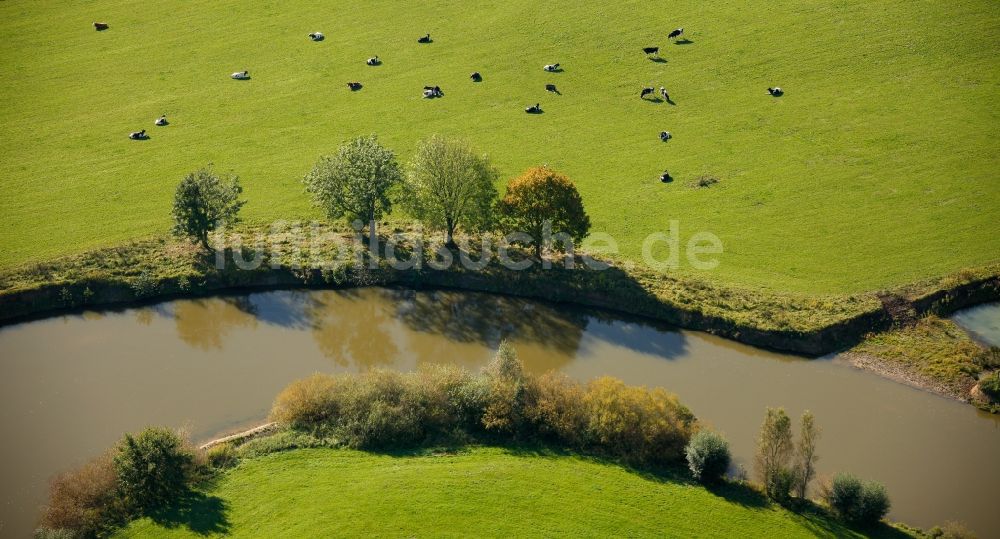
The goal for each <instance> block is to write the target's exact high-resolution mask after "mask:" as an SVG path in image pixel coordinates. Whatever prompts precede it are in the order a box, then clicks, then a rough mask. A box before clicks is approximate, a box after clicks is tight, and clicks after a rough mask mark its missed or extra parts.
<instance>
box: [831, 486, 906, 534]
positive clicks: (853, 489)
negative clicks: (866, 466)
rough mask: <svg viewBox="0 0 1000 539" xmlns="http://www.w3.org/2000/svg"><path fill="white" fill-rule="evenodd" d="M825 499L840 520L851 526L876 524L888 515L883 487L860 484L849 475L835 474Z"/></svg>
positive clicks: (887, 499) (887, 504) (886, 496)
mask: <svg viewBox="0 0 1000 539" xmlns="http://www.w3.org/2000/svg"><path fill="white" fill-rule="evenodd" d="M825 497H826V502H827V503H828V504H830V507H831V508H833V510H834V512H836V513H837V515H838V516H840V518H842V519H844V520H845V521H847V522H850V523H853V524H860V525H863V526H870V525H873V524H877V523H878V522H879V521H880V520H882V518H884V517H885V515H886V514H888V513H889V505H890V504H889V495H888V494H887V493H886V491H885V487H884V486H882V485H881V484H879V483H876V482H874V481H866V482H862V481H861V480H860V479H858V478H857V477H854V476H853V475H850V474H846V473H840V474H837V475H836V476H835V477H834V478H833V483H832V485H831V486H830V489H829V492H827V493H826V496H825Z"/></svg>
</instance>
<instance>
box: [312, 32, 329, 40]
mask: <svg viewBox="0 0 1000 539" xmlns="http://www.w3.org/2000/svg"><path fill="white" fill-rule="evenodd" d="M309 39H311V40H313V41H323V40H324V39H326V36H324V35H323V34H322V33H321V32H313V33H311V34H309Z"/></svg>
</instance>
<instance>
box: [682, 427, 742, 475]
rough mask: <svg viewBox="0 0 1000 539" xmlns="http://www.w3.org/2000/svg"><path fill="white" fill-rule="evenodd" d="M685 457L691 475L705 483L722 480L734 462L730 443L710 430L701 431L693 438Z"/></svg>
mask: <svg viewBox="0 0 1000 539" xmlns="http://www.w3.org/2000/svg"><path fill="white" fill-rule="evenodd" d="M685 455H686V456H687V463H688V469H690V470H691V475H693V476H694V478H695V479H697V480H699V481H702V482H704V483H711V482H714V481H718V480H720V479H722V477H723V476H724V475H725V474H726V470H728V469H729V463H730V461H731V460H732V457H731V456H730V454H729V442H727V441H726V439H725V438H723V437H722V436H721V435H719V434H717V433H714V432H712V431H709V430H702V431H699V432H698V433H697V434H695V435H694V437H692V438H691V443H689V444H688V446H687V450H686V451H685Z"/></svg>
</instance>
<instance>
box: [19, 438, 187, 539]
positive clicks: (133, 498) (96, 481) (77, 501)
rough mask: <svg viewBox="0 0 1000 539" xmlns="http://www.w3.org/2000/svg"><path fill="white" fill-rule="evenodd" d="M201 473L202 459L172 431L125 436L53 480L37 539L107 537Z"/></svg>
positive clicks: (180, 490) (164, 500)
mask: <svg viewBox="0 0 1000 539" xmlns="http://www.w3.org/2000/svg"><path fill="white" fill-rule="evenodd" d="M203 470H204V468H203V464H202V462H201V457H200V455H198V454H197V452H196V451H195V450H194V448H193V447H191V445H190V444H188V442H187V441H186V440H185V439H184V438H182V437H181V436H180V435H179V434H177V433H175V432H173V431H171V430H167V429H162V428H147V429H145V430H143V431H142V432H140V433H138V434H135V435H132V434H126V435H125V437H124V438H122V440H121V441H120V442H119V443H118V445H117V446H116V447H115V449H113V450H111V451H108V452H107V453H105V454H104V455H102V456H100V457H98V458H96V459H94V460H92V461H90V462H88V463H87V464H85V465H83V466H82V467H80V468H78V469H76V470H73V471H70V472H67V473H64V474H62V475H60V476H58V477H56V478H55V479H53V481H52V484H51V487H50V493H49V503H48V505H46V506H45V508H44V510H43V512H42V518H41V523H40V528H39V529H38V530H37V531H36V536H38V537H96V536H103V535H107V534H108V532H110V531H111V530H112V529H113V528H114V527H115V526H117V525H119V524H121V523H124V522H126V521H127V520H128V519H130V518H133V517H136V516H140V515H142V514H145V513H146V512H148V511H151V510H155V509H157V508H159V507H161V506H162V505H164V504H167V503H169V502H170V501H171V500H173V499H175V497H176V496H177V495H179V494H182V493H183V492H185V491H187V490H188V489H190V488H191V486H192V485H193V484H194V482H195V481H197V480H198V479H199V477H200V476H201V473H202V471H203Z"/></svg>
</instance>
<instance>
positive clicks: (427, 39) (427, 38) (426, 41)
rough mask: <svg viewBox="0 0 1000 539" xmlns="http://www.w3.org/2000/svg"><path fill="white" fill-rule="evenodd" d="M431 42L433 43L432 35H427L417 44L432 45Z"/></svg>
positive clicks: (419, 39)
mask: <svg viewBox="0 0 1000 539" xmlns="http://www.w3.org/2000/svg"><path fill="white" fill-rule="evenodd" d="M430 42H431V35H430V34H427V35H426V36H424V37H421V38H418V39H417V43H430Z"/></svg>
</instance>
